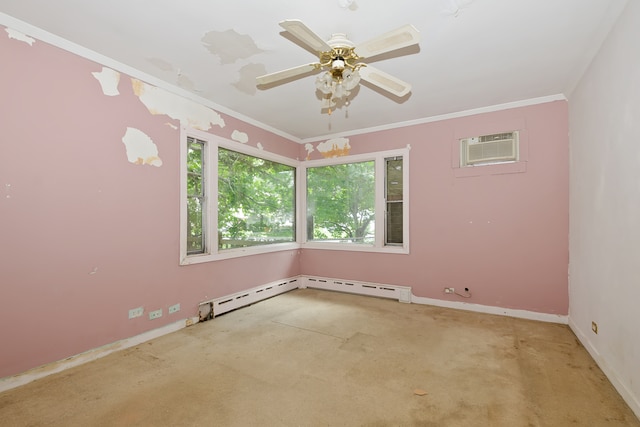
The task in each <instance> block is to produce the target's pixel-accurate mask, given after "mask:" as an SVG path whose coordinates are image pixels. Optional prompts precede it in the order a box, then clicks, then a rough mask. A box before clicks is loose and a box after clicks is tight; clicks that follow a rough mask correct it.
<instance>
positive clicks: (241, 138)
mask: <svg viewBox="0 0 640 427" xmlns="http://www.w3.org/2000/svg"><path fill="white" fill-rule="evenodd" d="M231 139H233V140H234V141H238V142H241V143H243V144H246V143H247V142H249V136H248V135H247V134H246V133H244V132H240V131H239V130H234V131H233V132H232V133H231Z"/></svg>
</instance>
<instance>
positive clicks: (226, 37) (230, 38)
mask: <svg viewBox="0 0 640 427" xmlns="http://www.w3.org/2000/svg"><path fill="white" fill-rule="evenodd" d="M202 44H204V46H205V47H206V48H207V49H208V50H209V52H211V53H213V54H214V55H217V56H219V57H220V62H221V63H222V64H233V63H234V62H236V61H237V60H238V59H244V58H248V57H250V56H252V55H256V54H258V53H262V52H264V51H263V50H261V49H259V48H258V46H257V45H256V43H255V42H254V41H253V39H252V38H251V37H249V36H248V35H246V34H238V33H237V32H236V31H235V30H227V31H209V32H208V33H206V34H205V35H204V36H203V37H202Z"/></svg>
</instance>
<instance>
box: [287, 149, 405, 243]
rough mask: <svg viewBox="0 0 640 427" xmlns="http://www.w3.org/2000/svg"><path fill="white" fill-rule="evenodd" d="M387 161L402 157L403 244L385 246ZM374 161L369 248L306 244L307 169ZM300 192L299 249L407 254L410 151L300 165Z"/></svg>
mask: <svg viewBox="0 0 640 427" xmlns="http://www.w3.org/2000/svg"><path fill="white" fill-rule="evenodd" d="M390 157H402V173H403V175H402V177H403V201H402V202H403V212H402V221H403V230H402V237H403V238H402V244H401V245H400V244H389V245H388V244H386V243H385V240H386V239H385V233H386V198H385V194H386V193H385V173H386V159H387V158H390ZM372 160H373V161H374V163H375V166H374V170H375V196H376V200H375V212H376V215H375V238H374V243H373V244H372V245H369V244H363V243H349V242H344V243H335V242H321V241H314V240H308V238H307V237H308V236H307V215H306V212H307V169H308V168H312V167H322V166H333V165H339V164H348V163H359V162H366V161H372ZM299 172H300V178H299V183H300V184H299V188H300V189H301V193H302V194H301V198H300V207H299V213H302V215H299V216H302V218H301V220H302V221H304V223H302V225H301V226H300V227H299V231H300V232H301V234H302V236H301V237H302V241H301V244H300V246H301V247H302V248H306V249H322V250H334V251H357V252H383V253H400V254H408V253H409V194H410V192H409V149H408V148H402V149H398V150H387V151H377V152H372V153H364V154H356V155H349V156H341V157H334V158H327V159H319V160H307V161H304V162H302V164H301V165H300V168H299Z"/></svg>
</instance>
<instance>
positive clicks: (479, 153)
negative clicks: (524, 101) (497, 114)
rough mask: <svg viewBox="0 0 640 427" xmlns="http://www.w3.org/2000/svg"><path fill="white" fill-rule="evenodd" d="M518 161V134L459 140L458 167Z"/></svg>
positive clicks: (501, 134) (497, 134)
mask: <svg viewBox="0 0 640 427" xmlns="http://www.w3.org/2000/svg"><path fill="white" fill-rule="evenodd" d="M517 160H518V132H517V131H514V132H504V133H496V134H493V135H482V136H476V137H472V138H464V139H461V140H460V166H461V167H464V166H476V165H486V164H494V163H505V162H515V161H517Z"/></svg>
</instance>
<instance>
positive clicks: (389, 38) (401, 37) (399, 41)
mask: <svg viewBox="0 0 640 427" xmlns="http://www.w3.org/2000/svg"><path fill="white" fill-rule="evenodd" d="M419 42H420V32H419V31H418V30H417V29H416V28H415V27H414V26H413V25H409V24H408V25H404V26H402V27H400V28H396V29H395V30H393V31H389V32H388V33H385V34H382V35H381V36H378V37H374V38H373V39H371V40H369V41H367V42H364V43H359V44H358V47H357V48H356V51H357V52H358V56H360V57H361V58H370V57H372V56H376V55H380V54H383V53H387V52H391V51H392V50H396V49H402V48H403V47H407V46H412V45H414V44H418V43H419Z"/></svg>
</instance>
